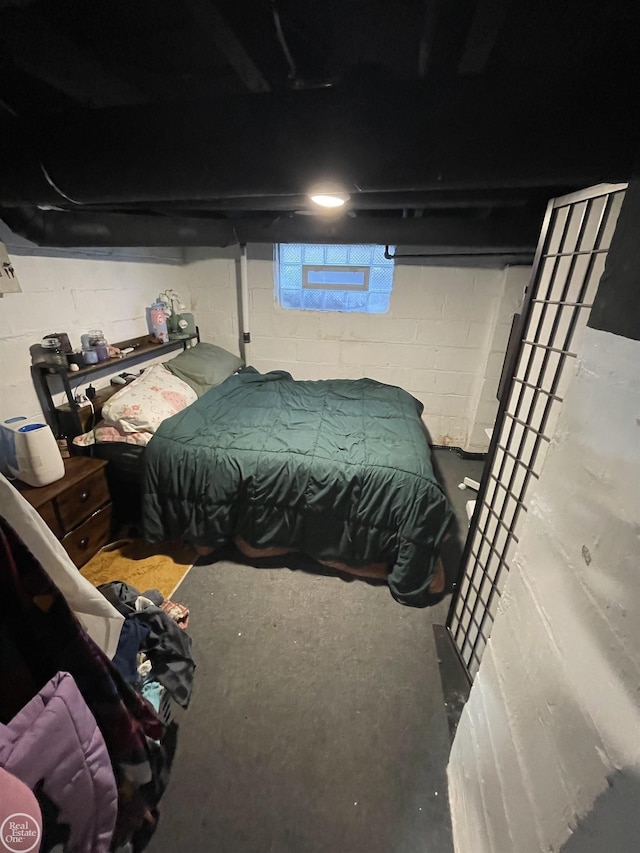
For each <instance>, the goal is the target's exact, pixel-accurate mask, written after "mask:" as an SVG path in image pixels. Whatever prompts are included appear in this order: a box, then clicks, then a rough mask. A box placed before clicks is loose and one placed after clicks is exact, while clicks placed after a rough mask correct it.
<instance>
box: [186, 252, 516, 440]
mask: <svg viewBox="0 0 640 853" xmlns="http://www.w3.org/2000/svg"><path fill="white" fill-rule="evenodd" d="M187 258H188V260H189V261H190V263H189V264H188V267H187V276H188V281H189V289H190V292H191V297H192V305H193V309H194V312H195V313H196V317H197V320H198V323H199V324H200V328H201V332H202V334H203V337H204V338H205V339H206V340H210V341H212V342H215V343H218V344H220V345H221V346H224V347H226V348H227V349H231V350H233V351H234V352H237V351H238V346H239V344H238V341H239V336H240V328H239V323H238V309H237V293H236V282H237V264H236V262H235V261H234V260H233V259H231V258H230V259H221V258H218V259H210V260H207V259H206V256H204V255H198V254H196V253H192V252H190V253H188V255H187ZM248 269H249V289H250V305H249V308H250V331H251V339H252V343H251V346H250V348H249V349H248V352H247V357H248V360H249V361H250V363H251V364H253V365H254V366H255V367H256V368H258V369H259V370H263V371H267V370H277V369H283V370H288V371H289V372H290V373H291V374H292V375H293V376H294V378H295V379H329V378H333V377H336V378H360V377H363V376H368V377H371V378H372V379H377V380H379V381H380V382H387V383H390V384H393V385H400V386H401V387H402V388H405V389H406V390H407V391H409V392H410V393H411V394H413V395H414V396H415V397H417V398H418V399H419V400H421V401H422V403H423V404H424V406H425V411H424V415H423V418H424V421H425V424H426V425H427V427H428V429H429V431H430V434H431V438H432V441H433V442H434V443H435V444H448V445H454V446H459V447H463V448H466V449H469V450H474V451H485V450H486V449H487V447H488V439H487V437H486V435H485V433H484V427H485V426H490V425H491V424H492V423H493V417H494V415H495V411H496V410H497V402H496V400H495V393H496V391H497V387H498V379H499V376H500V369H501V366H502V358H503V355H504V350H505V347H506V343H507V338H508V332H509V328H510V322H511V314H512V312H513V310H515V307H517V304H518V303H519V297H520V295H521V292H522V289H523V287H524V283H526V281H527V280H528V276H529V268H512V269H511V270H507V271H505V270H485V269H463V268H447V267H422V266H409V265H401V264H398V265H397V266H396V271H395V278H394V286H393V293H392V296H391V307H390V310H389V312H388V313H387V314H381V315H372V314H359V313H353V314H348V313H340V312H331V313H329V312H321V311H317V312H316V311H296V310H289V309H285V308H281V307H280V306H279V305H277V304H276V301H275V291H274V275H273V263H272V262H271V261H267V260H250V261H249V264H248ZM516 291H517V292H518V298H517V299H515V300H514V296H513V295H514V292H516Z"/></svg>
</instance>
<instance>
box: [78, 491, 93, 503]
mask: <svg viewBox="0 0 640 853" xmlns="http://www.w3.org/2000/svg"><path fill="white" fill-rule="evenodd" d="M90 494H91V492H83V493H82V494H81V495H80V501H81V502H82V503H84V502H85V501H88V500H89V495H90Z"/></svg>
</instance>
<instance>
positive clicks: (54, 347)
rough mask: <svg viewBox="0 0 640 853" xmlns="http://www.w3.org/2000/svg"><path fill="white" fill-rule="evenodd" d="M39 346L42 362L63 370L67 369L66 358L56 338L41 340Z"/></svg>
mask: <svg viewBox="0 0 640 853" xmlns="http://www.w3.org/2000/svg"><path fill="white" fill-rule="evenodd" d="M40 346H41V348H42V360H43V361H45V362H48V363H49V364H55V365H58V366H59V367H64V368H65V369H66V368H67V367H68V364H67V356H66V355H65V354H64V353H63V352H62V347H61V345H60V341H59V340H58V338H43V339H42V343H41V344H40ZM52 372H55V371H52Z"/></svg>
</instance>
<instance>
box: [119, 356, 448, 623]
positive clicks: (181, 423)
mask: <svg viewBox="0 0 640 853" xmlns="http://www.w3.org/2000/svg"><path fill="white" fill-rule="evenodd" d="M179 358H180V357H179ZM176 361H177V359H176ZM129 408H131V407H129ZM421 412H422V405H421V403H419V402H418V401H417V400H415V399H414V398H413V397H412V396H411V395H410V394H408V393H407V392H405V391H403V390H402V389H400V388H397V387H394V386H389V385H383V384H381V383H378V382H375V381H373V380H370V379H359V380H326V381H316V382H300V381H296V380H294V379H293V378H292V377H291V376H290V375H289V374H288V373H285V372H284V371H275V372H271V373H267V374H260V373H258V372H257V371H255V370H253V369H252V368H249V369H246V370H244V371H243V372H240V373H235V374H234V375H232V376H229V378H227V379H226V380H225V381H223V382H222V384H218V385H216V386H214V387H211V388H210V389H209V390H208V391H206V392H205V393H203V394H202V395H201V396H199V397H198V398H197V399H196V400H195V402H192V403H190V404H189V405H187V406H186V407H185V408H183V409H182V411H180V412H178V413H177V414H174V415H173V416H171V417H168V418H165V419H162V420H161V422H160V423H159V424H158V425H157V428H155V431H154V434H153V437H152V438H151V440H149V441H148V442H147V443H146V447H145V448H144V449H143V448H137V447H136V448H133V449H135V450H136V451H138V450H140V451H142V452H141V454H140V457H139V460H138V464H141V466H142V468H141V476H140V481H141V483H142V497H141V507H142V532H143V535H144V536H145V538H146V539H148V540H149V541H152V542H154V541H162V540H166V539H183V540H185V541H187V542H191V543H192V544H194V545H195V546H196V547H197V548H198V549H199V550H200V551H201V552H203V553H208V552H210V551H212V550H215V549H217V548H219V547H220V546H222V545H225V544H226V543H229V542H235V543H236V545H238V546H239V547H240V548H241V550H244V551H245V553H247V554H248V555H250V556H261V555H267V554H281V553H285V552H299V553H301V554H304V555H307V556H308V557H311V558H313V559H314V560H317V561H319V562H323V563H325V564H327V565H329V566H332V567H334V568H337V569H343V570H345V571H349V572H351V573H355V574H359V573H361V574H364V575H366V576H371V570H372V569H374V576H375V575H376V573H377V574H378V576H379V577H382V578H384V579H385V580H386V582H387V583H388V586H389V589H390V591H391V594H392V595H393V597H394V598H395V599H396V600H397V601H399V602H400V603H402V604H407V605H411V606H416V607H423V606H426V605H428V604H432V603H435V600H439V597H438V596H434V595H433V586H432V582H433V581H434V578H435V576H436V573H437V571H438V568H439V567H438V563H439V559H438V558H439V552H440V549H441V547H442V544H443V542H444V540H445V538H446V537H447V533H448V530H449V528H450V526H451V523H452V517H453V516H452V512H451V510H450V508H449V505H448V502H447V500H446V497H445V495H444V493H443V490H442V488H441V486H440V485H439V483H438V481H437V478H436V476H435V474H434V469H433V465H432V461H431V455H430V450H429V446H428V443H427V440H426V433H425V430H424V426H423V424H422V421H421V418H420V415H421ZM132 426H133V427H135V424H133V425H132ZM113 446H114V444H112V445H111V447H113ZM131 450H132V448H128V451H129V453H130V452H131ZM113 452H114V451H112V454H113ZM126 452H127V451H125V453H126ZM112 461H113V460H112ZM430 587H431V588H430Z"/></svg>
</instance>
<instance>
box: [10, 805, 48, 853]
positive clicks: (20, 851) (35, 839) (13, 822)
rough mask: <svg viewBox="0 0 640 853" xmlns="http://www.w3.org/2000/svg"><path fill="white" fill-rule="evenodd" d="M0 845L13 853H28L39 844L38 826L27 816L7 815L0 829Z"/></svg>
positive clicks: (20, 813) (17, 813) (20, 814)
mask: <svg viewBox="0 0 640 853" xmlns="http://www.w3.org/2000/svg"><path fill="white" fill-rule="evenodd" d="M0 844H1V845H2V847H4V849H5V850H12V851H14V853H16V851H17V853H29V850H35V849H36V848H37V847H38V846H39V844H40V824H39V822H38V821H37V820H36V819H35V818H34V817H33V816H32V815H29V814H24V813H22V812H16V813H15V814H12V815H9V817H8V818H7V819H6V820H5V821H3V823H2V826H1V827H0Z"/></svg>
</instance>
